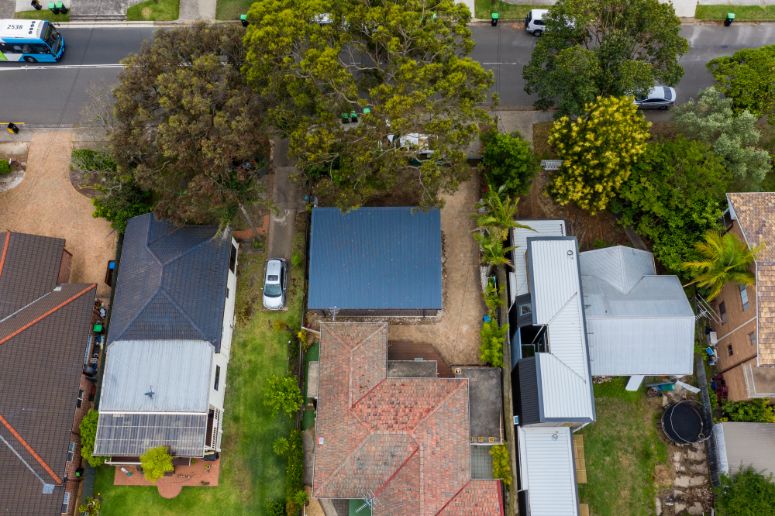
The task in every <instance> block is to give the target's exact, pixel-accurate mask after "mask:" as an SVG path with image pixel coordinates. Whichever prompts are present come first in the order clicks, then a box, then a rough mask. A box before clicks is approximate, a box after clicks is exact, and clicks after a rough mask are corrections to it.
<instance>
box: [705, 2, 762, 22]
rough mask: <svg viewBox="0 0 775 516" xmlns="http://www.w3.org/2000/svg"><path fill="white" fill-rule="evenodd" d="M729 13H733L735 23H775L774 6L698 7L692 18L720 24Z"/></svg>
mask: <svg viewBox="0 0 775 516" xmlns="http://www.w3.org/2000/svg"><path fill="white" fill-rule="evenodd" d="M730 12H731V13H735V21H736V22H738V21H775V5H765V6H761V5H698V6H697V10H696V11H695V13H694V17H695V18H697V19H698V20H716V21H720V22H721V21H724V19H725V18H726V17H727V13H730Z"/></svg>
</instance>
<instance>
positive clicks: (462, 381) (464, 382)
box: [411, 378, 471, 438]
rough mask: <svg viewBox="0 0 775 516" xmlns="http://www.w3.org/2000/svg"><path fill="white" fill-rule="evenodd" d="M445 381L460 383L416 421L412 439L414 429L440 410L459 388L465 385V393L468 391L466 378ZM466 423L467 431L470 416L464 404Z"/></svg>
mask: <svg viewBox="0 0 775 516" xmlns="http://www.w3.org/2000/svg"><path fill="white" fill-rule="evenodd" d="M445 380H458V381H460V385H457V386H456V387H455V388H454V389H452V390H451V391H449V393H447V395H446V396H444V397H443V398H442V399H441V401H439V403H438V404H436V406H435V407H433V410H431V411H430V412H428V413H427V414H426V415H425V417H423V418H422V419H420V420H419V421H417V424H416V425H414V427H412V430H411V431H412V438H414V431H415V429H416V428H417V427H418V426H420V425H421V424H422V423H423V422H424V421H425V420H426V419H428V418H429V417H431V416H432V415H433V414H435V413H436V411H437V410H439V409H440V408H441V407H442V406H443V405H444V404H445V403H446V402H447V400H448V399H449V398H451V397H452V395H453V394H455V393H456V392H457V391H458V390H459V389H460V388H461V386H463V385H465V386H466V391H467V390H468V382H469V379H468V378H445ZM466 422H467V423H468V425H469V430H470V425H471V415H470V414H469V413H468V403H466Z"/></svg>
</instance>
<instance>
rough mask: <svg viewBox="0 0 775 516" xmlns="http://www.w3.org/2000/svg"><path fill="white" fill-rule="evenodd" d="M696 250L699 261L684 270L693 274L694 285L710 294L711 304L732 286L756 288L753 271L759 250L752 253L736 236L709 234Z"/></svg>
mask: <svg viewBox="0 0 775 516" xmlns="http://www.w3.org/2000/svg"><path fill="white" fill-rule="evenodd" d="M694 248H695V249H696V250H697V254H698V255H699V256H700V257H699V259H697V260H694V261H690V262H686V263H684V267H685V268H686V269H688V270H689V271H690V272H691V273H692V276H693V279H692V281H691V283H693V284H696V285H697V286H698V287H700V288H702V289H705V290H706V291H707V299H708V301H712V300H713V299H715V298H716V297H717V296H718V295H719V294H720V293H721V289H723V288H724V285H726V284H727V283H729V282H735V283H737V284H739V285H753V283H754V275H753V273H752V272H751V267H752V266H753V263H754V259H755V258H756V252H757V249H749V248H748V244H746V243H745V242H743V241H742V240H740V238H739V237H738V236H737V235H736V234H734V233H724V234H721V233H719V232H718V231H714V230H710V231H707V232H706V233H705V236H704V237H703V240H702V241H699V242H697V243H695V244H694Z"/></svg>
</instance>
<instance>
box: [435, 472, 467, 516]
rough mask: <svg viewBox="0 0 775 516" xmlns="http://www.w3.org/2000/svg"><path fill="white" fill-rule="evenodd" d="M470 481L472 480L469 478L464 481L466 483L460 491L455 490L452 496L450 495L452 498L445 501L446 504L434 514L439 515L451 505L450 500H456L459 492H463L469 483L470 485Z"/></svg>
mask: <svg viewBox="0 0 775 516" xmlns="http://www.w3.org/2000/svg"><path fill="white" fill-rule="evenodd" d="M471 480H472V479H471V478H469V479H468V480H467V481H466V483H465V484H463V486H462V487H461V488H460V489H458V490H457V492H456V493H455V494H454V495H452V498H450V499H449V500H447V503H445V504H444V505H442V506H441V509H439V510H438V511H436V514H441V511H443V510H444V509H446V507H447V505H449V504H451V503H452V500H454V499H455V498H457V496H458V495H459V494H460V493H461V492H463V489H465V488H466V487H467V486H468V484H470V483H471Z"/></svg>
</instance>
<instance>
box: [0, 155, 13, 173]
mask: <svg viewBox="0 0 775 516" xmlns="http://www.w3.org/2000/svg"><path fill="white" fill-rule="evenodd" d="M10 173H11V164H10V163H9V162H8V160H7V159H0V176H5V175H8V174H10Z"/></svg>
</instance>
